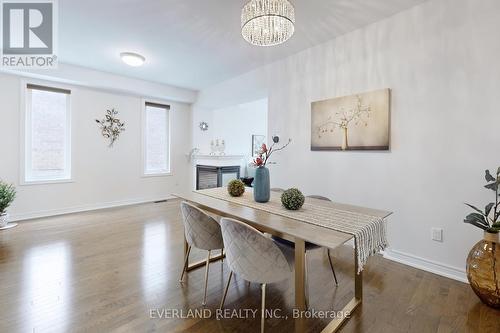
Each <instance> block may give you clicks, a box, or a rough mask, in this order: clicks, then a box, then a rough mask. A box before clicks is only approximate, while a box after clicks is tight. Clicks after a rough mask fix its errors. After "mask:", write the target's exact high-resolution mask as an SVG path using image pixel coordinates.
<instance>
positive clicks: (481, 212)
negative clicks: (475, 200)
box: [466, 203, 484, 215]
mask: <svg viewBox="0 0 500 333" xmlns="http://www.w3.org/2000/svg"><path fill="white" fill-rule="evenodd" d="M466 205H467V206H469V207H470V208H472V209H474V210H475V211H476V212H479V213H480V214H481V215H483V214H484V213H483V211H482V210H481V209H479V208H477V207H476V206H473V205H470V204H468V203H466Z"/></svg>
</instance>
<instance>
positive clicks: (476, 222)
mask: <svg viewBox="0 0 500 333" xmlns="http://www.w3.org/2000/svg"><path fill="white" fill-rule="evenodd" d="M464 223H469V224H472V225H473V226H476V227H478V228H479V229H482V230H487V229H488V228H489V227H490V226H489V224H488V223H487V222H486V221H485V220H484V216H482V215H480V214H477V213H471V214H469V215H467V217H466V218H465V220H464Z"/></svg>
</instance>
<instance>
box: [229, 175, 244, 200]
mask: <svg viewBox="0 0 500 333" xmlns="http://www.w3.org/2000/svg"><path fill="white" fill-rule="evenodd" d="M227 192H228V193H229V195H230V196H232V197H241V196H242V195H243V193H245V184H244V183H243V182H242V181H241V180H239V179H233V180H231V181H230V182H229V183H228V184H227Z"/></svg>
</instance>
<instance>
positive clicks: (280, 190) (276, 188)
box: [271, 187, 285, 192]
mask: <svg viewBox="0 0 500 333" xmlns="http://www.w3.org/2000/svg"><path fill="white" fill-rule="evenodd" d="M271 191H273V192H285V190H284V189H282V188H279V187H273V188H272V189H271Z"/></svg>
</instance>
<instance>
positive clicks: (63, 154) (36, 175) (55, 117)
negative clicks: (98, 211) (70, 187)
mask: <svg viewBox="0 0 500 333" xmlns="http://www.w3.org/2000/svg"><path fill="white" fill-rule="evenodd" d="M70 93H71V92H70V91H69V90H63V89H58V88H50V87H43V86H38V85H33V84H28V85H27V86H26V117H25V152H24V158H25V169H24V181H25V182H46V181H59V180H69V179H71V156H70V155H71V127H70V124H71V118H70V107H69V98H70Z"/></svg>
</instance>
